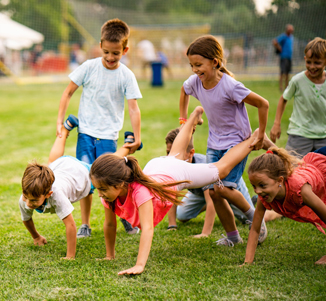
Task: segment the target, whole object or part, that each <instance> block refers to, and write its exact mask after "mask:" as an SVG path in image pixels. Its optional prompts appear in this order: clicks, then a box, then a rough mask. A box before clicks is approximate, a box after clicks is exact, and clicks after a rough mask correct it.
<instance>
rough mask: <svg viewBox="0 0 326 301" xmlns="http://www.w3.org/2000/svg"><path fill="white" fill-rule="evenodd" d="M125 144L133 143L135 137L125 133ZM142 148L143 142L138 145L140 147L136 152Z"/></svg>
mask: <svg viewBox="0 0 326 301" xmlns="http://www.w3.org/2000/svg"><path fill="white" fill-rule="evenodd" d="M124 142H125V143H134V142H135V137H134V133H133V132H128V131H127V132H125V141H124ZM142 148H143V142H141V143H140V146H139V147H138V148H137V150H141V149H142Z"/></svg>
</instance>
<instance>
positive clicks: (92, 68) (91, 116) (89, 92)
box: [69, 57, 142, 140]
mask: <svg viewBox="0 0 326 301" xmlns="http://www.w3.org/2000/svg"><path fill="white" fill-rule="evenodd" d="M69 78H70V79H71V80H72V81H73V82H74V83H75V84H76V85H78V86H83V93H82V95H81V98H80V104H79V111H78V119H79V126H78V131H79V133H83V134H86V135H89V136H92V137H94V138H100V139H110V140H116V139H118V137H119V132H120V130H121V129H122V126H123V120H124V108H125V97H126V99H139V98H142V95H141V93H140V90H139V87H138V83H137V80H136V77H135V75H134V74H133V72H132V71H131V70H130V69H129V68H128V67H127V66H125V65H124V64H122V63H121V62H120V66H119V68H118V69H115V70H109V69H107V68H105V67H104V66H103V64H102V58H101V57H99V58H96V59H92V60H88V61H86V62H85V63H83V64H82V65H80V66H79V67H78V68H77V69H76V70H74V71H73V72H72V73H70V74H69Z"/></svg>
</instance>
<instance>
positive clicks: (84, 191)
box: [19, 157, 91, 221]
mask: <svg viewBox="0 0 326 301" xmlns="http://www.w3.org/2000/svg"><path fill="white" fill-rule="evenodd" d="M49 167H50V168H51V169H52V171H53V173H54V176H55V181H54V183H53V185H52V191H53V193H52V195H51V196H50V197H49V198H48V199H47V204H46V205H45V207H44V209H43V213H52V214H53V213H56V214H57V215H58V217H59V218H60V219H61V220H62V219H64V218H65V217H67V216H68V215H69V214H70V213H71V212H72V211H73V210H74V206H73V205H72V203H74V202H77V201H79V200H80V199H82V198H84V197H86V196H87V195H88V194H89V192H90V190H91V180H90V177H89V171H88V169H87V168H86V167H85V166H84V165H83V164H82V163H80V162H79V160H77V159H75V158H72V157H61V158H59V159H57V160H55V161H54V162H52V163H51V164H50V165H49ZM19 208H20V212H21V218H22V220H23V221H28V220H30V219H31V217H32V215H33V211H34V210H33V209H30V208H29V207H28V206H27V205H26V203H25V202H24V201H23V196H21V197H20V199H19Z"/></svg>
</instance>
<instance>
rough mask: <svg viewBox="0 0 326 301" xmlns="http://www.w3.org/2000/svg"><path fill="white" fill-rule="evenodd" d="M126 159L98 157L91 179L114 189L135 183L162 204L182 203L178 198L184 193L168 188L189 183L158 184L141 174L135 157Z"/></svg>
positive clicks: (111, 156)
mask: <svg viewBox="0 0 326 301" xmlns="http://www.w3.org/2000/svg"><path fill="white" fill-rule="evenodd" d="M126 158H127V159H128V162H126V161H125V158H122V157H119V156H116V155H114V154H104V155H102V156H100V157H98V158H97V159H96V160H95V161H94V163H93V164H92V167H91V171H90V176H91V178H95V179H96V181H97V182H99V183H101V184H103V185H107V186H114V187H116V186H119V185H121V184H123V183H124V184H131V183H133V182H137V183H139V184H141V185H144V186H145V187H146V188H148V189H149V190H150V191H151V192H152V193H153V194H154V195H155V197H157V198H159V199H161V201H162V202H165V201H170V202H172V203H173V204H175V205H180V204H181V203H182V202H181V201H180V200H178V197H183V196H184V193H183V192H181V191H174V190H171V189H170V187H172V186H176V185H179V184H182V183H190V182H189V181H180V182H172V183H158V182H156V181H154V180H152V179H151V178H150V177H148V176H147V175H145V174H144V173H143V171H142V170H141V168H140V166H139V164H138V162H137V159H136V158H135V157H132V156H128V157H126ZM113 205H114V204H113Z"/></svg>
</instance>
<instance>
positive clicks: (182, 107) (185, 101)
mask: <svg viewBox="0 0 326 301" xmlns="http://www.w3.org/2000/svg"><path fill="white" fill-rule="evenodd" d="M189 100H190V97H189V95H187V94H186V92H185V89H184V88H183V86H182V87H181V92H180V101H179V111H180V117H181V118H185V119H187V117H188V107H189Z"/></svg>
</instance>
